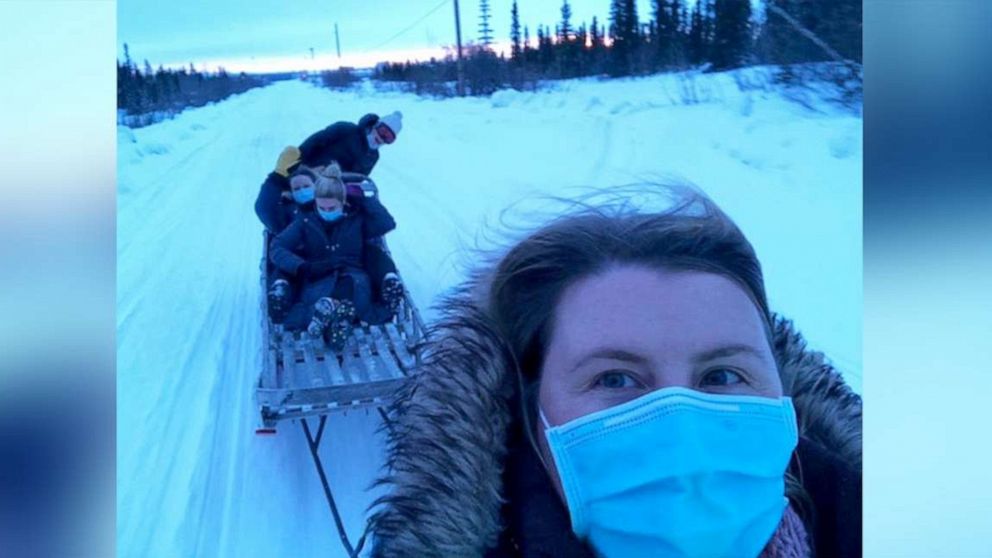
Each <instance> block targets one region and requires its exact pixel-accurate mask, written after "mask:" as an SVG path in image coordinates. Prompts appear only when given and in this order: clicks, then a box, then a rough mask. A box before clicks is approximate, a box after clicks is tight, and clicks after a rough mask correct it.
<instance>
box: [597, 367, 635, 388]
mask: <svg viewBox="0 0 992 558" xmlns="http://www.w3.org/2000/svg"><path fill="white" fill-rule="evenodd" d="M640 385H641V383H640V382H638V381H637V380H635V379H634V377H633V376H632V375H631V374H629V373H627V372H621V371H618V370H610V371H608V372H604V373H602V374H600V375H599V377H597V378H596V382H595V384H594V386H595V387H603V388H607V389H621V388H632V387H638V386H640Z"/></svg>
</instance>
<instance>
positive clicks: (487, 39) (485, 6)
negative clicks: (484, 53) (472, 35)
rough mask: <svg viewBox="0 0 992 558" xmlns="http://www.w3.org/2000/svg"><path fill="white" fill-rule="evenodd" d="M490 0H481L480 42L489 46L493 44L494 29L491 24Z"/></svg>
mask: <svg viewBox="0 0 992 558" xmlns="http://www.w3.org/2000/svg"><path fill="white" fill-rule="evenodd" d="M490 17H492V14H490V13H489V0H479V44H480V45H482V47H483V48H489V45H491V44H493V30H492V28H491V27H490V26H489V18H490Z"/></svg>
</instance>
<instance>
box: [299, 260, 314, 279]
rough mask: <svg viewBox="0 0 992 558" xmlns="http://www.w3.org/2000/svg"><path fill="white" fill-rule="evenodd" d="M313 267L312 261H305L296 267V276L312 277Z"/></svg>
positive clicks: (302, 277)
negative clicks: (311, 266)
mask: <svg viewBox="0 0 992 558" xmlns="http://www.w3.org/2000/svg"><path fill="white" fill-rule="evenodd" d="M310 273H311V268H310V262H303V263H301V264H300V265H299V266H298V267H297V268H296V276H297V277H299V278H300V279H306V278H308V277H310Z"/></svg>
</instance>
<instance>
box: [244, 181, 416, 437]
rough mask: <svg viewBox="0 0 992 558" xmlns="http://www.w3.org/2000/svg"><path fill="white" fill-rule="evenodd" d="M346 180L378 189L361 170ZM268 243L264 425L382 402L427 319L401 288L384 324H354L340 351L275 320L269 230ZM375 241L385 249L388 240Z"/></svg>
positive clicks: (408, 363)
mask: <svg viewBox="0 0 992 558" xmlns="http://www.w3.org/2000/svg"><path fill="white" fill-rule="evenodd" d="M343 178H344V180H345V182H347V183H348V184H358V185H360V186H361V187H362V190H363V191H364V192H365V195H366V196H368V197H372V196H377V195H378V189H377V188H376V185H375V183H374V182H373V181H372V180H371V179H369V178H367V177H365V176H362V175H356V174H351V173H345V175H344V176H343ZM264 242H265V244H264V246H263V257H262V264H261V271H262V297H261V300H262V302H261V304H262V315H263V328H262V330H263V332H262V335H263V341H264V343H265V345H264V346H265V347H266V348H265V359H264V362H263V365H262V373H261V375H260V377H259V381H258V385H257V389H256V402H257V403H258V405H259V407H260V410H261V419H262V425H263V427H264V428H265V429H271V428H274V427H275V425H276V423H278V422H279V421H281V420H286V419H298V418H304V417H310V416H320V415H324V414H327V413H328V412H330V411H334V410H338V409H342V410H344V409H356V408H362V407H366V408H368V407H381V406H383V405H385V403H386V399H387V398H388V397H389V394H391V393H392V392H393V391H394V390H395V389H396V388H397V387H398V386H399V384H401V383H402V382H403V381H404V379H405V377H406V374H407V372H408V371H409V370H411V369H412V368H413V367H414V366H416V363H417V355H416V346H417V343H418V342H419V341H420V339H421V336H422V334H423V323H422V322H421V320H420V314H419V313H418V311H417V308H416V306H415V305H414V304H413V300H412V299H411V298H410V294H409V292H408V291H406V289H405V288H404V293H403V302H402V303H401V304H400V308H399V311H398V312H397V315H396V316H395V317H394V318H393V319H392V320H391V321H390V322H387V323H385V324H382V325H368V324H364V323H363V324H361V325H356V326H355V328H354V330H353V331H352V333H351V336H350V338H349V339H348V341H347V342H346V344H345V346H344V349H343V350H342V351H340V352H335V351H334V350H332V349H331V348H330V347H328V346H327V344H326V343H325V342H324V340H323V339H322V338H312V337H310V336H309V335H307V333H306V332H305V331H304V332H290V331H286V330H284V329H283V327H282V326H281V325H278V324H273V323H272V320H271V318H270V317H269V316H270V315H269V309H268V301H267V298H266V296H265V292H266V290H267V285H268V280H267V274H268V273H269V272H270V271H271V265H270V264H269V262H268V245H269V237H268V235H266V238H265V241H264ZM377 243H380V246H381V247H382V248H383V249H384V250H385V251H386V252H387V253H388V247H387V246H386V244H385V240H384V239H382V238H379V239H377Z"/></svg>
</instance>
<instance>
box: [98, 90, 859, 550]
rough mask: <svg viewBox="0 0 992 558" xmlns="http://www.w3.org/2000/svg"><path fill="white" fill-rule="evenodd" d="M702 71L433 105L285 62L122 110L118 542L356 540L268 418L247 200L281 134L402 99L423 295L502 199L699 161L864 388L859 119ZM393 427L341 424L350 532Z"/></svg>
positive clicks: (809, 332) (398, 185)
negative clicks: (281, 69) (270, 72)
mask: <svg viewBox="0 0 992 558" xmlns="http://www.w3.org/2000/svg"><path fill="white" fill-rule="evenodd" d="M755 75H760V74H757V73H756V74H755ZM684 85H685V82H679V81H678V80H676V79H675V78H674V77H653V78H646V79H639V80H617V81H611V82H602V83H599V82H595V81H577V82H568V83H563V84H561V85H560V86H559V88H558V90H555V91H548V92H541V93H516V92H500V93H497V94H496V95H494V96H493V97H492V98H491V99H453V100H445V101H433V100H425V99H420V98H417V97H414V96H411V95H406V94H399V93H382V92H374V91H372V90H371V89H370V88H366V89H363V90H361V91H357V92H351V93H337V92H331V91H327V90H323V89H319V88H316V87H313V86H311V85H309V84H306V83H303V82H299V81H288V82H280V83H277V84H274V85H271V86H269V87H266V88H264V89H258V90H253V91H249V92H247V93H245V94H242V95H240V96H237V97H234V98H232V99H230V100H228V101H225V102H222V103H220V104H217V105H213V106H209V107H204V108H201V109H196V110H190V111H187V112H186V113H184V114H182V115H180V116H179V117H177V118H176V119H175V120H172V121H167V122H163V123H160V124H156V125H154V126H150V127H148V128H143V129H138V130H133V131H132V130H128V129H126V128H121V129H120V133H119V146H118V184H119V198H118V200H119V201H118V248H117V265H118V298H117V304H118V310H117V334H118V366H117V371H118V401H119V403H118V438H117V440H118V466H117V470H118V477H119V482H118V535H119V536H118V549H119V554H120V555H121V556H143V557H169V558H171V557H176V556H183V557H185V556H198V557H199V556H204V557H205V556H210V557H213V556H224V557H227V556H230V557H239V558H241V557H254V556H299V557H309V556H324V557H326V556H338V555H342V556H343V555H344V554H343V551H342V548H341V545H340V543H339V542H338V539H337V534H336V531H335V530H334V527H333V523H332V521H331V517H330V513H329V512H328V510H327V505H326V502H325V501H324V498H323V494H322V491H321V487H320V484H319V480H318V478H317V475H316V473H315V472H314V470H313V466H312V463H311V462H310V456H309V454H308V451H307V448H306V444H305V441H304V438H303V435H302V433H301V432H300V431H299V427H298V426H297V425H286V426H284V427H282V428H281V429H280V433H279V435H278V436H275V437H256V436H255V435H254V433H253V430H254V427H255V423H256V409H255V408H254V406H253V404H252V386H253V383H254V381H255V380H256V377H257V374H258V369H259V362H260V358H261V357H260V355H261V339H260V336H259V323H260V320H261V315H260V313H259V304H258V303H259V296H260V288H259V277H258V264H259V258H260V255H261V244H260V242H261V230H262V227H261V224H260V223H259V222H258V220H257V219H256V218H255V216H254V213H253V211H252V205H253V203H254V200H255V196H256V195H257V192H258V186H259V184H260V183H261V181H262V180H263V179H264V177H265V175H266V174H267V173H268V172H269V170H270V169H271V168H272V165H273V164H274V163H275V159H276V157H277V155H278V153H279V151H280V150H281V149H282V147H284V146H285V145H290V144H298V143H299V142H301V141H302V140H303V139H304V138H305V137H306V136H307V135H309V134H310V133H311V132H313V131H316V130H317V129H319V128H322V127H323V126H326V125H327V124H329V123H331V122H333V121H335V120H340V119H346V120H353V121H354V120H357V119H358V118H359V117H360V116H361V115H362V114H364V113H366V112H379V113H385V112H388V111H391V110H394V109H399V110H402V112H403V114H404V129H403V132H402V133H401V134H400V136H399V139H398V141H397V142H396V144H394V145H391V146H388V147H386V148H384V150H383V154H382V159H381V161H380V163H379V165H378V166H377V167H376V169H375V171H374V173H373V176H374V178H375V179H376V181H377V183H378V184H379V186H380V189H381V196H382V199H383V201H384V203H385V204H386V205H387V206H388V207H389V208H390V210H391V211H392V213H393V214H394V216H395V217H396V220H397V222H398V223H399V226H398V228H397V230H396V231H395V232H394V233H391V235H390V238H389V242H390V246H391V248H392V250H393V252H394V254H395V255H396V260H397V263H398V265H399V267H400V269H401V270H402V272H403V274H404V277H405V279H406V281H407V283H408V285H409V287H410V290H411V291H412V294H413V295H414V297H415V299H416V300H417V301H418V304H419V305H420V306H421V308H422V310H427V309H428V308H429V306H430V304H431V302H432V301H433V300H434V299H435V297H436V296H437V295H438V294H439V293H441V292H443V290H445V289H447V288H449V287H451V286H453V285H454V284H455V283H457V282H458V280H459V279H460V278H461V277H463V274H464V270H465V266H466V265H470V264H471V256H470V253H469V252H467V251H466V250H465V248H467V247H472V246H474V245H476V244H477V242H478V240H479V238H480V237H483V236H486V235H485V232H486V231H487V230H490V229H487V228H486V225H484V223H488V224H489V226H490V227H491V226H492V225H494V224H495V223H497V222H498V221H499V218H500V211H501V210H502V209H504V208H505V207H507V206H508V205H511V204H513V203H515V202H518V201H519V200H521V199H523V198H528V199H532V198H533V197H534V196H535V195H540V194H558V195H561V194H565V195H569V194H572V193H574V192H575V191H576V190H574V189H573V187H576V186H595V187H608V186H611V185H618V184H627V183H631V182H635V181H639V180H643V179H648V180H662V181H664V180H671V179H682V180H688V181H691V182H694V183H695V184H697V185H699V186H701V187H702V188H703V189H704V190H705V191H707V192H708V193H709V194H710V195H711V196H712V197H713V198H714V199H715V200H716V201H717V202H718V203H720V204H721V205H722V206H723V208H724V209H725V210H727V212H728V213H729V214H730V215H731V216H732V217H734V218H735V219H736V220H737V222H738V224H739V225H740V226H741V228H742V229H743V230H744V232H745V234H747V235H748V236H749V238H750V239H751V240H752V242H753V244H754V245H755V247H756V249H757V251H758V255H759V257H760V258H761V260H762V263H763V265H764V269H765V275H766V281H767V285H768V292H769V295H770V301H771V304H772V307H773V309H775V310H777V311H780V312H782V313H784V314H786V315H788V316H789V317H791V318H793V319H795V320H796V323H797V325H798V326H799V327H800V329H801V330H803V331H804V333H805V334H806V336H807V337H808V339H809V340H810V342H811V344H812V346H813V347H815V348H818V349H822V350H824V351H825V352H826V353H827V354H828V356H829V357H830V358H831V359H832V360H833V361H834V362H835V363H836V364H837V365H838V366H839V367H840V368H841V369H842V371H843V372H844V373H845V375H846V376H847V377H848V378H849V380H850V381H851V383H852V384H853V385H854V386H855V389H857V390H858V391H860V389H861V387H860V386H861V293H862V291H861V270H862V267H861V146H862V142H861V119H860V118H859V117H857V116H854V115H851V114H849V113H846V112H843V111H840V110H837V109H834V108H830V107H827V106H826V105H824V106H822V107H820V109H821V110H819V111H816V112H813V111H810V110H807V109H804V108H801V107H799V106H798V105H795V104H792V103H789V102H786V101H784V100H783V99H781V98H780V97H779V96H778V95H777V94H775V93H773V92H768V91H761V90H757V91H752V92H749V93H741V92H740V91H738V89H737V87H736V86H735V82H734V80H733V79H732V78H731V77H730V76H728V75H711V76H701V77H699V78H697V81H696V85H695V86H696V87H698V88H699V89H700V90H701V91H703V92H704V93H706V94H707V95H709V99H710V101H708V102H704V103H698V104H692V105H685V104H683V103H682V102H681V101H680V100H679V99H680V94H679V91H680V87H683V88H684ZM703 97H704V98H705V95H704V96H703ZM431 317H432V314H431V312H429V311H426V312H425V318H426V319H427V320H428V321H430V319H431ZM378 425H379V418H378V415H377V414H375V413H374V412H372V413H367V412H365V411H361V412H354V413H349V414H347V415H333V416H331V418H330V420H329V422H328V432H327V435H326V436H325V443H324V447H323V457H324V462H325V466H326V467H327V473H328V476H329V478H330V482H331V484H332V486H333V487H334V490H335V495H336V496H337V497H338V505H339V508H340V509H341V512H342V515H343V517H344V520H345V523H346V525H347V527H348V529H349V532H350V534H351V537H352V539H353V540H354V539H355V538H357V536H358V534H359V533H360V531H361V528H362V526H363V525H364V512H365V508H366V507H367V505H368V503H369V502H371V500H372V498H373V497H374V493H373V492H366V490H365V489H366V488H367V487H368V485H369V484H370V483H371V481H372V480H373V479H374V478H375V476H376V475H377V473H378V468H379V466H380V464H381V460H382V446H381V438H380V436H379V435H378V434H377V433H376V429H377V427H378Z"/></svg>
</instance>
